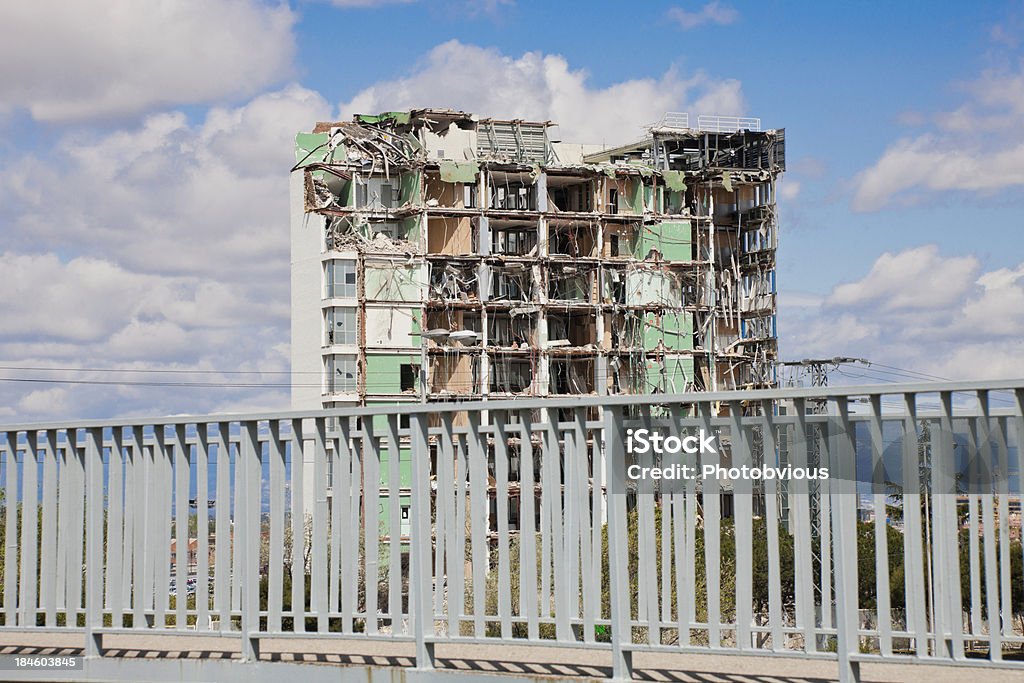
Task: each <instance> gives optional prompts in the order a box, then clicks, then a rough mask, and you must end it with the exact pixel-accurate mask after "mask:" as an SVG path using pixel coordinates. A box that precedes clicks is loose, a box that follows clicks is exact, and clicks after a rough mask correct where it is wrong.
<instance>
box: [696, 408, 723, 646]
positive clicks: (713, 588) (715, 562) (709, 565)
mask: <svg viewBox="0 0 1024 683" xmlns="http://www.w3.org/2000/svg"><path fill="white" fill-rule="evenodd" d="M711 408H712V406H711V404H710V403H708V402H701V403H699V404H698V412H699V417H700V427H701V429H703V430H704V433H705V434H709V435H710V434H712V433H713V432H712V430H711ZM700 457H701V460H700V464H701V466H704V465H718V464H719V462H720V456H719V454H718V453H717V452H713V453H712V452H709V453H701V454H700ZM701 481H702V482H703V491H702V493H703V498H704V561H705V576H706V577H707V601H708V644H709V646H710V647H712V648H718V647H721V645H722V630H721V629H722V616H721V614H722V613H721V602H720V591H721V573H722V559H721V552H720V550H721V549H720V547H719V544H720V543H721V537H722V536H721V531H720V520H721V499H720V497H719V496H720V493H719V483H718V477H717V476H714V477H704V478H703V479H702V480H701Z"/></svg>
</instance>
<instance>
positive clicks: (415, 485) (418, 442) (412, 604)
mask: <svg viewBox="0 0 1024 683" xmlns="http://www.w3.org/2000/svg"><path fill="white" fill-rule="evenodd" d="M427 419H428V416H427V414H426V413H413V414H412V415H410V416H409V433H410V436H411V439H410V441H411V444H410V445H411V448H412V455H411V457H412V510H411V515H412V528H411V530H410V531H411V533H410V536H411V537H410V539H409V552H410V558H409V574H410V575H409V612H410V613H411V614H410V617H411V619H412V630H413V635H414V637H415V639H416V668H417V669H428V670H429V669H433V668H434V643H433V640H432V639H433V637H434V635H435V633H434V614H433V608H432V606H431V600H430V598H431V592H432V591H431V578H432V577H431V572H430V565H431V562H430V559H431V557H430V556H431V548H432V543H431V538H430V529H431V523H430V521H431V511H430V507H431V506H430V447H429V445H428V436H427Z"/></svg>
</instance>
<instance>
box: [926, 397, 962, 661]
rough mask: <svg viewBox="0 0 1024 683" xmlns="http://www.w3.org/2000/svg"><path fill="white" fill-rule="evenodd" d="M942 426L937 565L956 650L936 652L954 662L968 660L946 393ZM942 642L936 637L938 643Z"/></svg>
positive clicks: (935, 477) (935, 445) (937, 447)
mask: <svg viewBox="0 0 1024 683" xmlns="http://www.w3.org/2000/svg"><path fill="white" fill-rule="evenodd" d="M939 403H940V414H939V423H938V426H937V428H936V429H934V430H933V433H934V434H935V435H936V438H934V439H932V481H933V486H932V497H933V502H934V504H935V507H936V508H937V510H938V512H939V514H938V515H936V517H937V519H938V520H939V522H940V524H939V525H938V526H937V527H936V531H935V534H936V538H937V540H938V541H939V543H938V545H937V547H936V548H935V551H936V553H937V557H936V561H935V565H936V568H937V569H936V573H937V574H938V576H940V577H942V584H941V585H939V584H936V590H937V592H938V593H940V594H941V596H942V600H943V601H944V603H945V608H946V611H945V616H944V619H943V622H944V625H945V627H946V628H945V630H944V631H943V633H944V634H948V636H949V638H950V640H951V644H952V647H951V648H950V651H948V652H946V651H944V650H945V646H944V645H940V644H939V643H937V644H936V650H943V652H941V653H940V654H941V656H949V657H952V658H954V659H963V658H964V639H963V634H964V620H963V606H962V605H961V592H960V578H961V577H960V520H959V519H958V513H957V498H958V494H959V491H958V485H957V480H956V475H955V473H954V468H955V466H956V465H955V460H954V458H955V453H954V440H953V396H952V394H951V393H950V392H948V391H944V392H941V393H940V394H939ZM940 638H941V635H940V634H937V635H936V640H939V639H940Z"/></svg>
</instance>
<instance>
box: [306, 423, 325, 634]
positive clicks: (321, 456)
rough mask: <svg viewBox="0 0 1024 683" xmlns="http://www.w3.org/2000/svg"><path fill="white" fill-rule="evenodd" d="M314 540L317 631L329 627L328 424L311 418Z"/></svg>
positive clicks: (313, 605) (313, 600) (312, 602)
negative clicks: (312, 424) (312, 423)
mask: <svg viewBox="0 0 1024 683" xmlns="http://www.w3.org/2000/svg"><path fill="white" fill-rule="evenodd" d="M313 497H314V500H313V540H312V546H313V547H312V555H313V558H312V562H313V566H312V568H311V570H310V574H311V576H310V590H311V592H312V597H311V598H310V608H311V612H312V613H313V614H315V615H316V628H317V631H319V632H320V633H325V632H326V631H327V630H328V618H327V424H326V418H323V417H318V418H316V419H315V420H314V429H313Z"/></svg>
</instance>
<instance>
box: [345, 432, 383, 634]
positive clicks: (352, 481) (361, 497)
mask: <svg viewBox="0 0 1024 683" xmlns="http://www.w3.org/2000/svg"><path fill="white" fill-rule="evenodd" d="M340 423H341V424H340V429H341V438H342V439H343V440H344V443H345V448H347V449H348V458H349V468H348V472H349V491H350V493H349V497H348V503H349V508H348V520H346V521H347V524H346V525H345V528H346V529H347V531H346V533H347V538H348V539H350V545H349V546H348V549H349V552H348V555H347V559H346V556H344V555H343V556H342V558H341V561H342V571H343V572H344V571H345V570H346V569H347V571H348V574H347V576H348V578H347V579H346V584H345V585H346V586H347V589H346V590H347V592H345V593H344V595H343V596H342V599H343V600H347V601H348V608H347V612H346V614H351V615H352V618H353V619H355V615H356V614H358V613H359V568H360V567H362V566H363V564H362V563H363V562H364V560H365V557H366V536H365V535H364V534H363V533H362V531H361V530H362V528H363V517H364V516H365V514H364V511H363V506H364V505H365V501H366V494H365V489H366V485H365V483H364V481H363V457H362V443H363V440H362V436H361V434H360V433H358V432H357V433H356V434H353V433H352V418H349V417H342V418H340ZM373 578H374V579H376V576H374V577H373ZM364 585H369V577H368V576H366V581H364ZM363 594H364V596H365V591H364V592H363ZM368 608H369V605H367V609H368ZM345 623H347V622H344V621H343V625H342V628H344V626H345ZM364 624H365V621H364ZM349 627H350V628H351V629H353V630H354V629H355V624H354V622H353V623H352V624H349Z"/></svg>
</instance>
